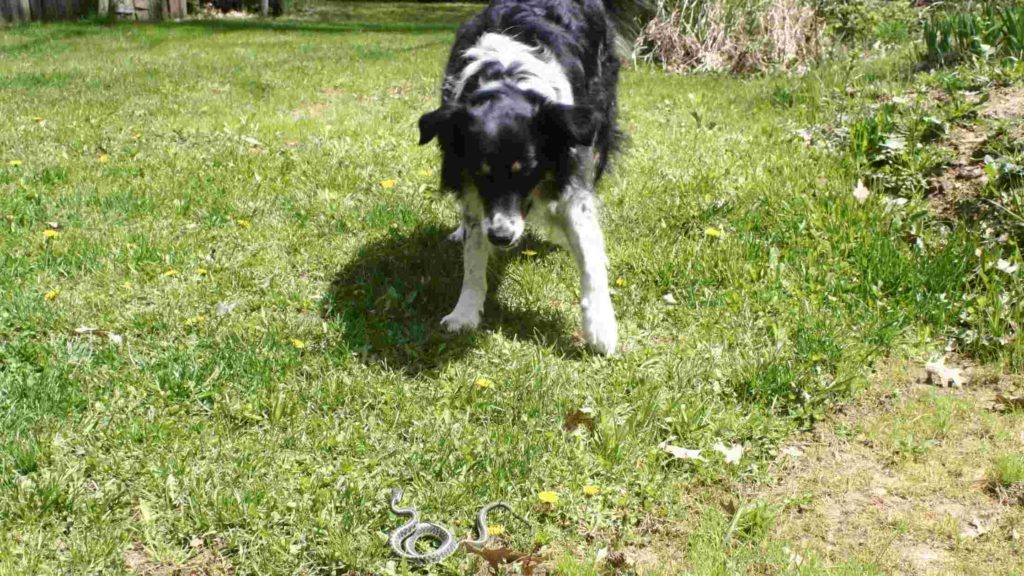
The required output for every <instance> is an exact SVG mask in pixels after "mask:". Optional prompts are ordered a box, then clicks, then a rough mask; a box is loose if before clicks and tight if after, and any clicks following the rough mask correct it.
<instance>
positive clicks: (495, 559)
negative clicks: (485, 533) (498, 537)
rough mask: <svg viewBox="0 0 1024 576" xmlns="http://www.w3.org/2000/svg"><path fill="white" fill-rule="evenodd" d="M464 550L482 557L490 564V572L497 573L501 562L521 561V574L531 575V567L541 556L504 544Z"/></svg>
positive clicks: (537, 562)
mask: <svg viewBox="0 0 1024 576" xmlns="http://www.w3.org/2000/svg"><path fill="white" fill-rule="evenodd" d="M466 552H468V553H470V554H475V555H477V556H479V557H481V558H483V559H484V561H485V562H487V564H488V565H489V566H490V573H491V574H497V573H498V567H499V566H501V565H502V564H514V563H517V562H518V563H521V564H522V566H523V574H524V575H525V576H531V575H532V574H533V569H534V567H536V566H537V565H538V564H540V562H541V558H540V557H539V556H536V555H534V554H526V553H523V552H516V551H514V550H511V549H509V548H505V547H504V546H502V547H499V548H479V549H478V548H473V547H468V546H467V547H466Z"/></svg>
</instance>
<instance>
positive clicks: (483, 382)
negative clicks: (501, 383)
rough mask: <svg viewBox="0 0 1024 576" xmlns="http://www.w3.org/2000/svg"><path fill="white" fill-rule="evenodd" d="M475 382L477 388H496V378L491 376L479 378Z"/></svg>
mask: <svg viewBox="0 0 1024 576" xmlns="http://www.w3.org/2000/svg"><path fill="white" fill-rule="evenodd" d="M474 384H476V387H477V388H494V380H491V379H490V378H483V377H480V378H477V379H476V382H474Z"/></svg>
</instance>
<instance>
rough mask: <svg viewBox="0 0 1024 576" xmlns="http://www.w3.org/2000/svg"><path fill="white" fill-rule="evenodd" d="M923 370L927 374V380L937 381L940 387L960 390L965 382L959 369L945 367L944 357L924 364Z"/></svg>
mask: <svg viewBox="0 0 1024 576" xmlns="http://www.w3.org/2000/svg"><path fill="white" fill-rule="evenodd" d="M924 369H925V372H927V373H928V380H929V381H935V380H938V384H939V385H940V386H942V387H947V386H948V387H953V388H960V387H961V386H963V385H964V382H965V381H966V378H965V377H964V376H963V374H962V373H961V371H960V369H959V368H955V367H951V366H946V358H945V357H941V358H939V359H938V360H933V361H931V362H928V363H926V364H925V365H924Z"/></svg>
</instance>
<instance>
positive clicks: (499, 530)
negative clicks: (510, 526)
mask: <svg viewBox="0 0 1024 576" xmlns="http://www.w3.org/2000/svg"><path fill="white" fill-rule="evenodd" d="M504 533H505V527H504V526H502V525H501V524H495V525H494V526H488V527H487V535H488V536H501V535H502V534H504Z"/></svg>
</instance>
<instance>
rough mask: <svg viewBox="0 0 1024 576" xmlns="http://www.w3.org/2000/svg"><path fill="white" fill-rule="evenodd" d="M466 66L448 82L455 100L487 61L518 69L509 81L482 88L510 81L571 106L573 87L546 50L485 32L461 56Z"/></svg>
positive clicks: (502, 35) (483, 86)
mask: <svg viewBox="0 0 1024 576" xmlns="http://www.w3.org/2000/svg"><path fill="white" fill-rule="evenodd" d="M463 56H464V57H465V58H466V60H468V61H469V63H468V64H467V65H466V67H465V68H463V69H462V72H461V73H460V74H459V76H458V78H453V79H449V80H450V81H451V82H452V83H453V85H452V95H453V96H452V97H453V99H454V100H458V98H459V96H460V95H461V94H462V90H463V89H464V88H465V87H466V82H467V81H469V79H470V78H472V77H473V76H474V75H476V74H477V73H478V72H480V69H481V68H483V67H484V66H485V65H487V64H488V63H490V62H497V63H498V64H501V66H502V67H504V68H506V69H508V68H511V67H513V66H515V67H517V70H516V74H515V75H514V76H512V77H510V78H507V79H504V80H500V81H494V82H491V83H487V84H484V85H482V86H481V89H487V87H488V85H489V84H494V85H495V86H497V85H498V84H501V83H502V82H512V83H514V84H515V85H516V86H518V87H519V88H522V89H523V90H532V91H533V92H536V93H538V94H540V95H542V96H544V97H545V98H547V99H548V100H550V101H552V102H556V103H559V104H572V103H573V96H572V84H570V83H569V77H568V76H567V75H566V74H565V70H564V69H562V65H561V64H559V63H558V61H557V60H555V58H554V56H552V55H551V53H550V52H549V51H548V50H545V49H543V48H536V47H533V46H528V45H526V44H523V43H522V42H520V41H518V40H516V39H514V38H511V37H509V36H505V35H504V34H496V33H493V32H488V33H487V34H484V35H483V36H481V37H480V39H479V40H478V41H477V43H476V44H475V45H474V46H473V47H472V48H470V49H469V50H466V52H465V54H464V55H463Z"/></svg>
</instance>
